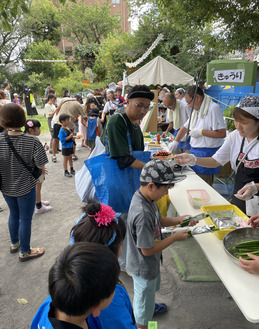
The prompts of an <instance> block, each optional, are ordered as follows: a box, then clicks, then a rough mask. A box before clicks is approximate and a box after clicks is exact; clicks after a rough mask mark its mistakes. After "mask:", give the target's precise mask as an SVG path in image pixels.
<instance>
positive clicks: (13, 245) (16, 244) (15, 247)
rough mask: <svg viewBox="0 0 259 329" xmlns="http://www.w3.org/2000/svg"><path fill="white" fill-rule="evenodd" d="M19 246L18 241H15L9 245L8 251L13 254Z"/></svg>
mask: <svg viewBox="0 0 259 329" xmlns="http://www.w3.org/2000/svg"><path fill="white" fill-rule="evenodd" d="M19 248H20V242H19V241H18V242H16V243H11V246H10V253H11V254H14V253H16V252H17V251H18V250H19Z"/></svg>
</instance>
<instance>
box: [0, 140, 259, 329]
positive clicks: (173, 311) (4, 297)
mask: <svg viewBox="0 0 259 329" xmlns="http://www.w3.org/2000/svg"><path fill="white" fill-rule="evenodd" d="M41 140H42V141H44V142H45V141H48V140H49V136H48V134H46V135H44V136H41ZM87 154H88V151H87V150H86V149H81V150H80V151H79V152H77V155H78V157H79V160H78V161H76V162H75V163H74V167H75V169H79V168H81V166H82V165H83V160H84V159H85V158H86V157H87ZM49 160H50V156H49ZM50 161H51V160H50ZM48 170H49V175H48V177H47V179H46V181H45V183H44V184H43V189H42V198H43V200H49V201H50V203H51V205H52V206H53V210H52V211H51V212H49V213H46V214H40V215H37V214H35V215H34V217H33V223H32V238H31V246H32V247H45V248H46V253H45V255H44V256H43V257H41V258H39V259H35V260H32V261H29V262H26V263H21V262H19V261H18V255H16V254H10V253H9V243H10V241H9V233H8V226H7V221H8V214H9V213H8V208H7V205H6V204H5V202H4V200H3V198H2V195H1V196H0V205H1V206H2V207H3V209H4V211H3V212H2V213H0V224H1V230H0V329H27V328H29V325H30V322H31V319H32V318H33V316H34V314H35V312H36V310H37V308H38V307H39V306H40V304H41V303H42V302H43V300H44V299H45V298H46V296H47V295H48V292H47V277H48V270H49V268H50V267H51V265H52V264H53V262H54V260H55V258H56V257H57V255H58V254H59V252H60V251H61V250H63V248H64V247H65V246H66V245H67V244H68V243H69V232H70V229H71V227H72V226H73V224H74V222H75V221H76V220H77V219H78V217H79V216H80V215H81V207H82V203H81V202H80V200H79V198H78V196H77V194H76V191H75V184H74V178H71V179H70V178H65V177H64V176H63V169H62V156H61V155H58V162H57V163H52V162H50V163H49V164H48ZM161 272H162V287H161V290H160V292H159V293H158V294H157V300H158V301H162V302H165V303H167V305H168V309H169V310H168V312H167V313H166V314H164V315H160V316H158V317H157V318H156V320H157V321H158V328H159V329H168V328H172V329H178V328H179V329H180V328H181V329H183V328H184V329H193V328H195V329H221V328H222V329H223V328H230V329H232V328H233V329H234V328H235V329H236V328H240V329H241V328H242V329H253V328H258V327H259V326H258V325H256V324H252V323H249V322H248V321H247V320H246V319H245V318H244V316H243V315H242V313H241V312H240V310H239V308H238V307H237V305H236V304H235V302H234V301H233V300H232V298H231V297H230V296H229V294H228V292H227V290H226V289H225V287H224V286H223V284H222V283H221V282H205V283H204V282H203V283H199V282H183V281H182V280H181V278H180V276H179V274H178V271H177V270H176V268H175V265H174V263H173V260H172V258H171V256H170V253H169V251H168V250H166V251H165V252H164V266H163V267H162V268H161ZM233 275H235V274H234V273H233ZM121 279H122V281H123V283H124V284H125V285H126V287H127V289H128V292H129V294H130V297H131V298H132V279H131V278H130V277H129V276H128V275H127V274H126V273H124V272H123V273H122V274H121ZM18 298H25V299H27V300H28V304H26V305H22V304H19V303H18V302H17V299H18ZM111 329H112V328H111Z"/></svg>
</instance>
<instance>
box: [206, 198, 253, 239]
mask: <svg viewBox="0 0 259 329" xmlns="http://www.w3.org/2000/svg"><path fill="white" fill-rule="evenodd" d="M223 210H233V211H234V213H235V214H236V215H237V216H239V217H242V218H243V219H244V220H245V221H248V217H247V216H246V214H244V213H243V212H242V211H241V210H240V209H239V208H238V207H237V206H235V205H233V204H226V205H218V206H203V207H201V211H202V212H205V213H207V212H208V211H223ZM205 222H206V223H207V224H208V225H215V224H214V223H213V221H212V220H211V218H210V217H206V218H205ZM234 229H235V228H234V227H233V228H228V229H223V230H219V231H215V232H213V234H215V235H216V237H217V238H218V239H220V240H223V238H224V236H225V235H226V234H227V233H228V232H230V231H232V230H234Z"/></svg>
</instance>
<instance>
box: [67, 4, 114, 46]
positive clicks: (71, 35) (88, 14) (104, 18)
mask: <svg viewBox="0 0 259 329" xmlns="http://www.w3.org/2000/svg"><path fill="white" fill-rule="evenodd" d="M61 17H62V24H63V29H64V34H65V35H66V38H67V39H68V40H70V41H72V42H73V43H75V39H76V41H77V42H76V43H79V44H89V43H90V44H93V43H97V44H100V43H101V40H102V39H103V38H105V37H107V36H108V34H109V33H111V32H113V31H114V30H118V29H119V28H120V18H119V17H118V16H111V15H110V5H109V4H107V3H104V4H102V5H101V4H99V3H98V2H96V3H95V4H94V5H91V4H90V5H85V3H84V0H80V1H78V2H77V3H76V4H72V5H66V6H63V7H62V8H61Z"/></svg>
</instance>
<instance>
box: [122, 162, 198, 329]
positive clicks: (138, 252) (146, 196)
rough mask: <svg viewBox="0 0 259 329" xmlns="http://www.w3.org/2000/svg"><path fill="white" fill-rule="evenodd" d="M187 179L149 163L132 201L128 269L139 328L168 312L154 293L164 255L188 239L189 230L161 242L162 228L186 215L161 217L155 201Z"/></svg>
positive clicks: (159, 165)
mask: <svg viewBox="0 0 259 329" xmlns="http://www.w3.org/2000/svg"><path fill="white" fill-rule="evenodd" d="M185 178H186V176H185V175H178V176H176V175H175V174H174V172H173V170H172V168H171V167H170V165H169V164H168V163H167V162H165V161H163V160H160V159H155V160H152V161H149V162H148V163H147V164H146V165H145V166H144V168H143V169H142V171H141V175H140V184H141V186H140V188H139V190H138V191H136V192H135V194H134V196H133V198H132V201H131V205H130V208H129V213H128V229H127V238H128V239H127V259H126V260H127V261H126V264H127V265H126V268H127V271H129V272H130V273H131V274H132V277H133V281H134V298H133V309H134V315H135V318H136V323H137V327H138V328H143V329H147V328H148V322H149V321H151V320H152V317H153V315H154V313H161V312H164V311H166V309H167V306H166V305H165V304H163V303H160V304H155V292H156V291H157V290H159V287H160V259H161V257H162V253H161V252H162V250H163V249H165V248H167V247H168V246H170V245H171V244H172V243H174V242H175V241H179V240H185V239H187V238H188V230H186V231H180V232H176V233H174V234H172V235H171V236H169V237H167V238H165V239H163V240H162V236H161V227H167V226H173V225H177V224H180V223H181V222H182V221H183V218H184V217H185V216H186V215H185V216H181V217H172V218H168V217H162V216H161V214H160V212H159V209H158V206H157V204H156V201H158V200H159V199H160V198H162V197H163V196H164V195H166V194H167V193H168V189H170V188H172V187H173V186H174V184H175V183H177V182H180V181H182V180H183V179H185ZM192 224H193V223H192Z"/></svg>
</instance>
